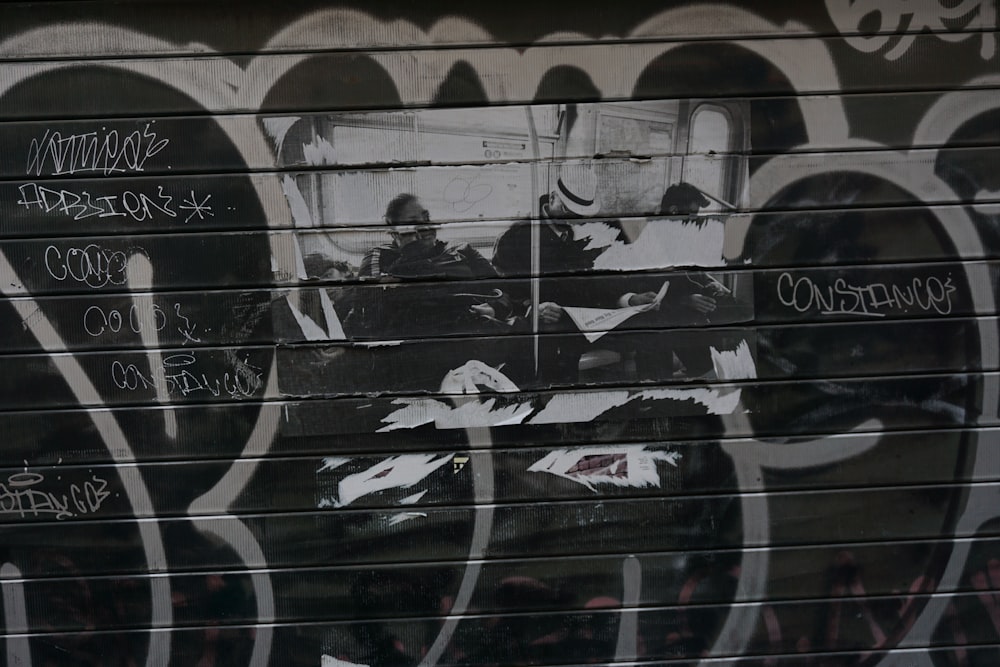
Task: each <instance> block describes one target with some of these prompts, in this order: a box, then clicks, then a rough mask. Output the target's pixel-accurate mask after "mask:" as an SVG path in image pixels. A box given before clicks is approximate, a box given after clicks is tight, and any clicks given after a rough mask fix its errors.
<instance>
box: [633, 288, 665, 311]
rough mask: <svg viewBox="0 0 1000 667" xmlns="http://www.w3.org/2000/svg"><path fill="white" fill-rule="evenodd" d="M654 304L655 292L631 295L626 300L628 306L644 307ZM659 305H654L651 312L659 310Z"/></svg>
mask: <svg viewBox="0 0 1000 667" xmlns="http://www.w3.org/2000/svg"><path fill="white" fill-rule="evenodd" d="M655 302H656V292H642V293H641V294H633V295H632V296H630V297H629V298H628V305H630V306H645V305H646V304H650V303H655ZM659 309H660V304H656V307H655V308H653V310H659Z"/></svg>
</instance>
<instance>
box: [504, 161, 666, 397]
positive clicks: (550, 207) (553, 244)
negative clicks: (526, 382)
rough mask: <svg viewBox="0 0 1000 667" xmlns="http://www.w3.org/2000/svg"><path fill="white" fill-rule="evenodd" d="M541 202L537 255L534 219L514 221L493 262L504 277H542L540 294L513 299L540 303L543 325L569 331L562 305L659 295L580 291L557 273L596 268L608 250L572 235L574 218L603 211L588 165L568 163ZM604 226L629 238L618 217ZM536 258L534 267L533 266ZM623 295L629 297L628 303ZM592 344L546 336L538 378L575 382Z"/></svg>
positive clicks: (612, 304) (606, 304) (610, 303)
mask: <svg viewBox="0 0 1000 667" xmlns="http://www.w3.org/2000/svg"><path fill="white" fill-rule="evenodd" d="M539 201H540V205H539V220H540V222H539V225H538V230H537V250H536V252H537V255H536V256H535V258H533V256H532V254H533V251H532V235H533V230H532V222H531V221H530V220H522V221H519V222H516V223H514V224H513V225H511V227H510V228H509V229H508V230H507V231H505V232H504V233H503V234H501V235H500V237H499V238H498V239H497V242H496V245H495V246H494V250H493V266H495V267H496V269H497V271H499V272H500V275H502V276H505V277H507V276H529V275H539V276H542V277H541V278H540V279H539V281H538V289H537V297H534V296H533V295H531V294H526V293H520V294H518V293H515V292H514V291H513V290H511V292H512V293H511V297H512V298H514V299H515V300H516V301H518V302H520V303H522V304H523V305H524V307H525V308H526V310H528V309H530V308H531V307H532V304H533V302H535V301H536V299H537V303H538V329H539V331H541V332H546V331H557V330H562V331H566V330H567V329H568V328H570V327H567V326H566V323H565V320H566V319H567V318H568V315H566V313H565V311H564V310H563V308H564V307H565V306H578V307H586V308H602V307H603V308H617V307H620V306H622V305H640V304H643V303H649V302H650V301H652V300H653V299H655V297H656V294H655V293H641V294H629V295H623V294H620V293H612V291H608V293H601V292H600V291H598V292H597V293H595V292H594V291H593V290H588V291H587V292H583V293H581V290H579V288H578V287H576V286H574V285H573V284H572V281H567V280H565V279H563V278H560V277H558V276H552V275H551V274H553V273H567V274H573V273H579V272H582V271H586V270H588V269H592V268H593V266H594V260H595V259H596V258H597V257H598V256H599V255H600V254H601V253H602V252H604V248H590V249H588V248H587V245H588V244H589V242H590V240H589V239H588V238H582V239H577V238H575V236H574V234H573V226H574V224H575V223H574V222H573V220H574V219H577V220H578V219H582V218H588V217H591V216H594V215H596V214H597V213H598V212H600V209H601V203H600V198H599V196H598V191H597V177H596V176H595V174H594V172H593V170H592V169H591V168H590V167H589V166H585V165H567V166H564V167H563V169H562V170H561V172H560V174H559V178H558V179H557V180H556V183H555V187H554V188H553V189H552V191H551V192H550V193H549V194H548V195H545V196H543V197H542V198H541V199H540V200H539ZM601 222H603V223H604V224H607V225H609V226H612V227H617V228H618V229H619V235H618V240H621V241H626V239H625V235H624V232H622V231H621V227H620V225H619V223H618V221H617V220H602V221H601ZM533 261H534V263H535V265H534V266H533ZM623 299H628V302H627V303H624V302H623ZM588 346H589V344H588V343H587V341H586V339H585V338H584V337H583V335H575V336H573V335H561V336H555V337H554V336H543V337H541V339H540V341H539V347H538V356H539V359H538V376H539V379H541V380H543V381H547V382H555V383H558V384H571V383H575V382H576V381H577V379H578V375H579V374H578V365H579V361H580V356H581V355H582V354H583V353H584V352H585V351H586V350H587V348H588Z"/></svg>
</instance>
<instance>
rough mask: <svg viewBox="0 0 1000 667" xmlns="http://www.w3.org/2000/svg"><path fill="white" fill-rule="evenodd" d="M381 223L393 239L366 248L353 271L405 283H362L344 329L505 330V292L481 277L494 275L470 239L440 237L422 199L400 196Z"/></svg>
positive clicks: (415, 334)
mask: <svg viewBox="0 0 1000 667" xmlns="http://www.w3.org/2000/svg"><path fill="white" fill-rule="evenodd" d="M385 222H386V223H387V224H389V225H392V227H391V229H390V230H389V235H390V236H391V237H392V242H391V243H387V244H384V245H380V246H377V247H375V248H372V249H371V250H369V251H368V252H367V253H366V254H365V257H364V259H363V260H362V262H361V269H360V271H359V274H358V275H359V277H360V278H362V279H365V278H376V279H380V280H382V281H385V282H394V281H405V282H406V283H407V284H400V285H393V286H386V287H384V288H376V287H364V286H362V287H359V289H358V290H357V292H358V296H357V298H356V299H355V303H354V306H353V309H352V310H351V313H350V314H349V315H348V317H347V318H346V320H345V323H344V325H345V328H346V329H347V332H348V335H349V336H352V337H359V338H383V339H394V338H422V337H429V336H443V335H454V334H466V335H483V334H493V333H507V332H508V331H509V329H510V327H511V326H512V324H511V322H508V318H512V316H513V309H512V307H511V304H510V301H509V299H507V298H506V297H505V296H504V294H503V292H502V291H501V290H500V289H499V286H498V285H497V284H495V283H493V282H487V281H483V280H482V279H489V278H496V277H497V272H496V270H495V269H494V268H493V265H492V264H490V262H489V261H488V260H487V259H486V258H485V257H483V256H482V255H481V254H480V253H479V252H478V251H477V250H476V249H475V248H473V247H472V246H470V245H468V244H451V243H445V242H444V241H440V240H438V238H437V229H436V227H435V226H434V225H433V224H431V222H430V215H429V213H428V212H427V209H425V208H424V207H423V205H422V204H421V202H420V199H418V198H417V197H416V196H415V195H412V194H409V193H403V194H400V195H397V196H396V197H394V198H393V200H392V201H390V202H389V205H388V206H387V207H386V211H385ZM410 279H419V280H420V281H419V282H418V281H417V280H413V281H412V282H410ZM426 279H430V280H426Z"/></svg>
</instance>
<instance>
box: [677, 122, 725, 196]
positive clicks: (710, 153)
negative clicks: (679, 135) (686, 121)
mask: <svg viewBox="0 0 1000 667" xmlns="http://www.w3.org/2000/svg"><path fill="white" fill-rule="evenodd" d="M732 135H733V132H732V123H731V122H730V117H729V114H728V113H726V111H725V110H724V109H722V108H721V107H716V106H714V105H701V106H699V107H698V108H697V109H696V110H695V112H694V114H693V115H692V117H691V125H690V134H689V143H688V153H689V155H688V157H687V159H686V160H685V161H684V180H685V181H687V182H688V183H690V184H691V185H694V186H695V187H697V188H698V189H699V190H701V191H703V192H705V193H707V194H708V195H710V197H709V198H710V199H711V204H710V205H709V206H707V207H705V208H704V209H702V210H703V211H719V210H723V209H724V208H725V207H724V206H723V205H722V204H721V203H720V202H719V201H715V200H714V199H712V198H717V199H719V200H722V201H728V200H729V199H730V197H731V196H732V195H731V190H732V187H731V186H732V185H733V184H731V183H729V182H728V178H729V174H730V173H731V170H730V169H727V165H728V162H729V161H730V159H731V158H732V156H731V155H730V152H731V151H732V150H733V147H732V145H731V144H732Z"/></svg>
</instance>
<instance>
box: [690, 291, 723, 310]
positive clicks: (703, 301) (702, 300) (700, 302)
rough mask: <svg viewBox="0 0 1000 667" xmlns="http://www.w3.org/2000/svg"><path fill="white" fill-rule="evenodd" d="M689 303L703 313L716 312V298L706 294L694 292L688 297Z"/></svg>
mask: <svg viewBox="0 0 1000 667" xmlns="http://www.w3.org/2000/svg"><path fill="white" fill-rule="evenodd" d="M687 301H688V305H689V306H691V307H692V308H694V309H695V310H697V311H698V312H699V313H701V314H702V315H708V314H709V313H713V312H715V306H716V303H715V299H713V298H712V297H710V296H705V295H704V294H692V295H691V296H689V297H688V299H687Z"/></svg>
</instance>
